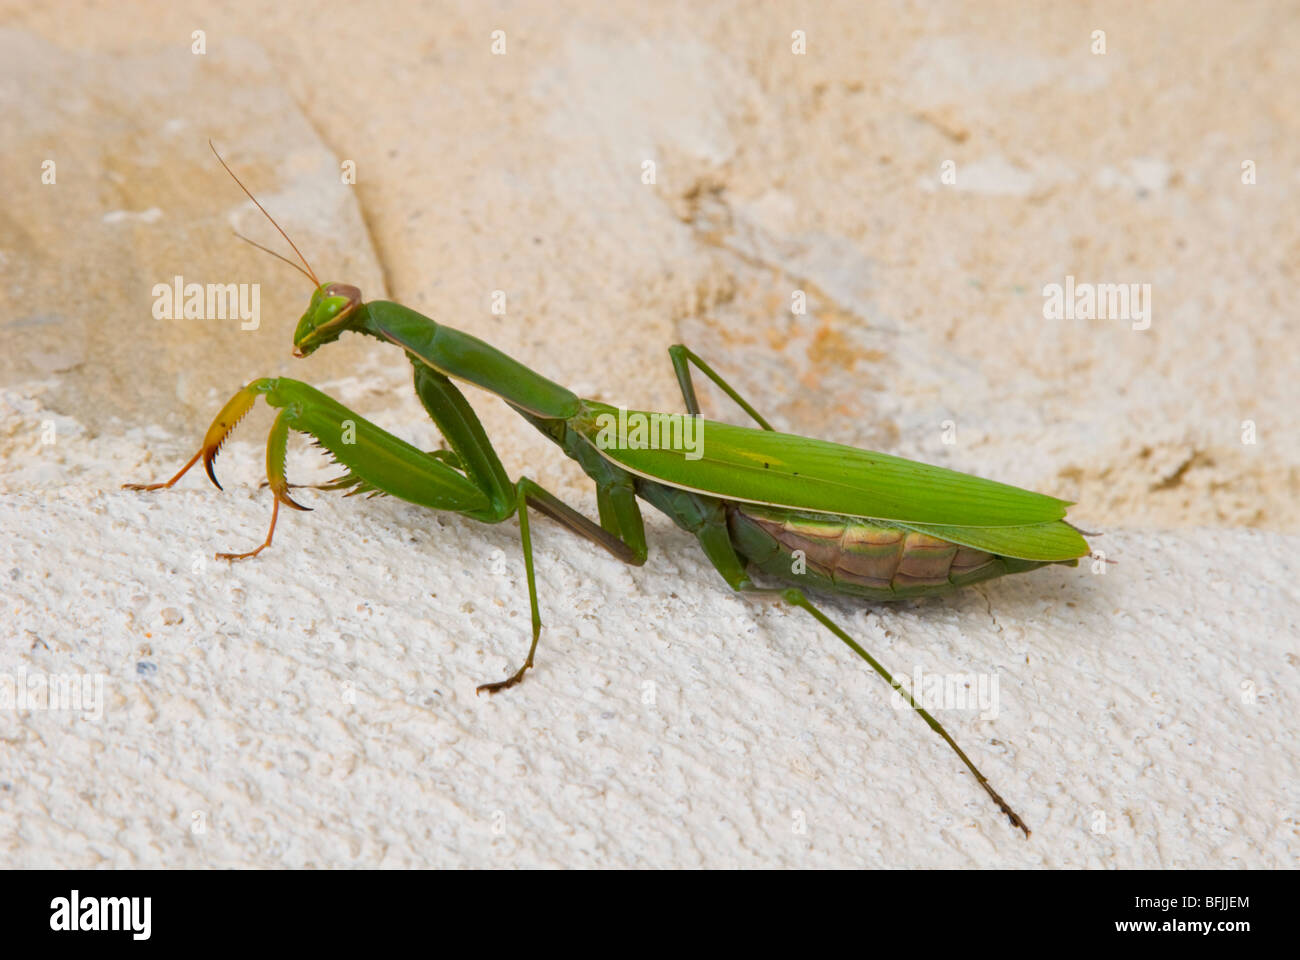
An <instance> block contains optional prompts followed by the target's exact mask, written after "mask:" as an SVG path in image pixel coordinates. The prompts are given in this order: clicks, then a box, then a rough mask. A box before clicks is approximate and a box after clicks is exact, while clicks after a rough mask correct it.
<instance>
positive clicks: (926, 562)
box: [728, 503, 1042, 600]
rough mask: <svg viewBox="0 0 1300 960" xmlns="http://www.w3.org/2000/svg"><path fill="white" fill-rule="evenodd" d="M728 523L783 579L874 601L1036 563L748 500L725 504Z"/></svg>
mask: <svg viewBox="0 0 1300 960" xmlns="http://www.w3.org/2000/svg"><path fill="white" fill-rule="evenodd" d="M728 524H729V527H730V530H731V536H732V541H733V542H734V543H735V544H736V546H737V548H738V549H739V550H740V552H741V553H742V554H744V555H745V557H746V558H747V559H748V560H749V561H750V562H751V563H752V564H754V565H755V566H757V567H758V568H759V569H761V570H763V571H765V572H767V573H770V574H773V575H776V576H780V577H782V579H785V580H788V581H792V582H796V583H797V582H806V583H808V585H809V586H813V587H819V588H822V589H829V590H835V591H839V592H842V593H854V594H859V595H862V596H868V597H872V598H874V599H879V600H894V599H901V598H903V597H914V596H923V595H925V594H931V593H942V592H944V591H946V590H951V589H953V588H954V587H960V586H964V585H966V584H968V583H975V582H977V581H980V580H988V579H990V578H991V577H999V576H1002V575H1003V574H1005V573H1013V572H1019V571H1021V570H1029V569H1033V568H1034V567H1038V566H1041V565H1042V564H1039V563H1034V562H1032V561H1024V560H1010V559H1008V558H1006V557H1000V556H997V555H995V554H991V553H986V552H984V551H983V550H974V549H971V548H970V547H963V546H958V545H957V544H955V543H950V542H948V541H947V540H939V539H937V538H935V537H931V536H929V535H927V534H924V533H917V532H915V531H911V530H906V529H904V528H902V527H896V526H891V525H890V524H888V523H884V522H881V521H873V520H862V519H858V518H855V517H838V516H829V515H823V514H807V513H791V512H790V511H787V510H779V509H773V508H767V507H761V506H758V505H755V504H751V503H744V504H735V505H734V506H732V507H731V509H730V510H729V511H728ZM795 551H801V553H802V556H796V554H795ZM801 568H802V569H801Z"/></svg>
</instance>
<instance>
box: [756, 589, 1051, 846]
mask: <svg viewBox="0 0 1300 960" xmlns="http://www.w3.org/2000/svg"><path fill="white" fill-rule="evenodd" d="M750 589H751V592H760V593H768V594H780V596H781V597H782V599H784V600H785V601H786V602H787V603H789V604H791V605H792V606H795V607H799V608H801V609H803V610H806V611H808V613H810V614H811V615H812V616H813V618H814V619H815V620H816V621H817V622H818V623H820V624H821V625H822V626H823V627H825V628H826V629H827V630H829V631H830V632H831V633H833V634H835V636H836V637H837V638H838V639H839V640H841V641H842V642H843V643H845V644H846V645H847V646H848V647H849V649H850V650H852V651H853V652H854V653H856V654H857V655H858V656H859V657H861V658H862V659H863V660H865V661H866V662H867V664H868V665H869V666H870V667H871V669H872V670H874V671H876V673H878V674H880V676H882V677H884V679H885V682H886V683H888V684H889V685H890V686H891V687H893V688H894V691H895V692H896V693H898V694H899V696H901V697H903V698H904V699H905V700H906V701H907V702H908V704H910V705H911V707H912V709H913V710H915V711H916V712H917V713H919V714H920V715H921V719H922V720H924V721H925V722H926V724H927V725H928V726H929V727H930V729H931V730H933V731H934V732H935V733H937V734H938V735H939V736H940V737H942V738H943V741H944V743H946V744H948V746H950V747H951V748H952V749H953V752H954V753H956V754H957V756H958V757H960V758H961V762H962V763H964V764H966V768H967V769H968V770H970V772H971V773H972V774H973V775H974V777H975V780H976V782H978V783H979V785H980V786H981V787H983V788H984V792H985V793H987V794H988V795H989V797H990V799H992V801H993V802H994V803H995V804H997V806H998V809H999V810H1001V811H1002V812H1003V813H1004V814H1006V816H1007V817H1008V819H1010V821H1011V825H1012V826H1013V827H1019V828H1020V829H1021V830H1023V831H1024V832H1025V836H1026V837H1028V836H1029V827H1028V826H1026V825H1025V821H1024V820H1022V819H1020V815H1019V814H1018V813H1016V812H1015V811H1014V810H1012V809H1011V807H1010V806H1009V805H1008V804H1007V802H1006V801H1005V800H1003V799H1002V797H1001V796H1000V795H999V794H998V792H997V791H996V790H994V789H993V787H992V785H991V784H990V783H989V781H988V777H986V776H984V774H982V773H980V772H979V769H978V768H977V767H976V766H975V764H973V763H971V760H970V757H968V756H966V753H965V751H963V750H962V748H961V747H959V746H957V742H956V741H955V740H953V738H952V737H951V736H949V734H948V731H947V730H945V729H944V728H943V724H941V723H940V722H939V721H938V720H936V719H935V718H934V717H933V716H932V715H931V714H930V712H929V711H927V710H926V709H925V708H923V707H922V706H921V705H920V704H919V703H917V702H916V700H915V699H913V697H912V695H911V694H910V693H908V692H907V690H905V689H903V687H902V685H901V684H900V683H899V682H898V681H897V680H895V679H894V678H893V676H892V675H891V674H890V672H889V671H888V670H886V669H885V668H884V667H883V666H881V664H880V662H879V661H878V660H876V658H875V657H873V656H872V655H871V654H869V653H867V651H866V650H864V649H863V648H862V646H861V645H860V644H859V643H858V642H857V641H856V640H854V639H853V638H852V637H851V636H849V635H848V634H847V633H845V632H844V630H843V629H841V628H840V627H839V625H837V624H836V623H835V622H834V621H833V620H831V619H830V617H828V616H826V614H824V613H822V611H821V610H820V609H818V608H817V607H815V606H813V604H812V602H811V601H810V600H809V599H808V598H807V597H806V596H804V594H803V591H802V590H796V589H794V588H792V587H791V588H786V589H782V588H779V587H778V588H757V587H753V588H750Z"/></svg>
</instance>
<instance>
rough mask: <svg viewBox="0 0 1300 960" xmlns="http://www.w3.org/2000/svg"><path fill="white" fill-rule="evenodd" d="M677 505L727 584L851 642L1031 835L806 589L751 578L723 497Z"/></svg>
mask: <svg viewBox="0 0 1300 960" xmlns="http://www.w3.org/2000/svg"><path fill="white" fill-rule="evenodd" d="M647 492H650V493H651V494H652V495H653V494H654V493H655V491H647ZM674 506H675V507H676V510H677V515H678V518H679V522H681V521H682V520H684V521H686V522H685V524H684V525H685V526H686V527H687V529H690V530H691V532H692V533H694V534H695V537H696V539H697V540H698V541H699V543H700V547H701V548H702V549H703V550H704V553H705V555H706V556H707V557H708V558H709V562H710V563H712V564H713V566H714V568H715V569H716V570H717V571H718V573H719V574H721V575H722V577H723V579H724V580H726V581H727V584H728V585H729V586H730V587H731V588H732V589H733V590H737V591H740V592H744V593H760V594H767V595H769V596H770V595H778V596H780V597H781V598H782V599H783V600H785V601H786V603H789V604H790V605H791V606H795V607H799V608H800V609H802V610H805V611H807V612H808V613H809V614H811V615H812V617H813V619H815V620H816V621H817V622H818V623H820V624H821V625H822V626H823V627H825V628H826V629H827V630H829V631H830V632H831V633H833V634H834V635H835V637H836V638H837V639H838V640H840V641H841V642H843V643H844V644H845V645H847V646H848V648H849V649H850V650H852V651H853V652H854V653H856V654H857V655H858V656H859V657H861V658H862V659H863V660H865V661H866V662H867V664H868V666H870V667H871V669H872V670H874V671H876V673H878V674H880V676H881V677H883V678H884V679H885V682H886V683H888V684H889V685H890V686H891V687H893V688H894V690H895V691H896V692H897V693H898V694H899V695H900V696H902V697H904V698H905V699H906V700H907V702H908V704H910V705H911V707H912V709H913V710H915V711H916V712H917V713H919V714H920V715H921V719H923V720H924V721H925V722H926V724H927V725H928V726H929V727H930V729H931V730H933V731H934V732H935V733H937V734H938V735H939V736H940V737H941V738H942V739H943V741H944V743H946V744H948V746H949V747H951V748H952V749H953V751H954V752H955V753H956V754H957V756H958V757H960V758H961V762H962V763H964V764H965V765H966V768H967V769H968V770H970V772H971V773H972V774H973V775H974V776H975V780H976V781H977V782H978V783H979V785H980V786H981V787H983V788H984V791H985V793H987V794H988V795H989V797H990V799H992V801H993V802H994V803H995V804H997V806H998V809H999V810H1001V811H1002V812H1003V813H1004V814H1006V816H1007V817H1008V818H1009V819H1010V821H1011V824H1012V826H1015V827H1019V828H1020V829H1021V830H1023V831H1024V832H1025V836H1026V837H1028V836H1029V827H1028V826H1026V825H1025V822H1024V820H1022V819H1021V818H1020V815H1019V814H1017V813H1016V812H1015V811H1014V810H1012V809H1011V807H1010V806H1009V805H1008V804H1007V802H1006V801H1005V800H1003V799H1002V797H1001V796H1000V795H999V794H998V792H997V791H996V790H994V789H993V787H992V786H991V785H990V784H989V781H988V778H987V777H985V776H984V774H982V773H980V771H979V769H978V768H977V767H976V766H975V764H973V763H972V762H971V760H970V758H969V757H968V756H966V753H965V751H963V750H962V748H961V747H959V746H957V742H956V741H955V740H953V738H952V737H951V736H950V735H949V733H948V731H947V730H945V729H944V728H943V724H941V723H940V722H939V721H938V720H936V719H935V718H934V717H933V716H932V715H931V714H930V713H929V711H927V710H925V709H924V708H923V707H922V706H921V705H920V704H919V703H917V702H916V700H915V699H914V698H913V697H912V695H911V694H910V693H908V692H907V691H906V690H905V689H903V687H902V686H901V685H900V684H899V683H898V681H897V680H895V679H894V677H893V675H892V674H890V672H889V671H888V670H886V669H885V668H884V667H883V666H882V665H881V663H880V661H878V660H876V658H875V657H873V656H872V655H871V654H869V653H867V651H866V650H865V649H863V647H862V645H861V644H859V643H858V642H857V641H856V640H854V639H853V638H852V637H851V636H849V634H848V633H846V632H845V631H844V630H843V629H842V628H841V627H840V626H839V625H838V624H836V623H835V622H834V621H833V620H831V619H830V617H828V616H826V614H824V613H823V612H822V611H821V610H820V609H818V608H817V607H816V606H814V605H813V603H812V602H811V601H810V600H809V599H808V598H807V597H806V596H804V593H803V591H802V590H797V589H795V588H792V587H791V588H780V587H776V588H770V587H759V586H756V585H755V584H754V583H753V582H752V581H751V580H750V579H749V575H748V573H747V572H746V563H745V560H744V558H743V557H741V556H740V554H738V553H737V552H736V548H735V545H734V544H733V543H732V541H731V536H730V533H729V531H728V529H727V526H726V520H725V512H724V511H725V507H724V506H723V504H722V503H721V501H715V500H711V498H705V497H698V496H696V497H690V498H688V499H678V501H677V502H676V503H675V504H674Z"/></svg>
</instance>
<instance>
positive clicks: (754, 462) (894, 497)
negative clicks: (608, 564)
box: [570, 401, 1088, 560]
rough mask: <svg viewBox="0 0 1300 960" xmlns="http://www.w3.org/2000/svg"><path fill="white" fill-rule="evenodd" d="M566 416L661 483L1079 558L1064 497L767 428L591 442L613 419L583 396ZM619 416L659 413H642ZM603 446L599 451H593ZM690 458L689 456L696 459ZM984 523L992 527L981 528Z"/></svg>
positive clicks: (1004, 549) (993, 547)
mask: <svg viewBox="0 0 1300 960" xmlns="http://www.w3.org/2000/svg"><path fill="white" fill-rule="evenodd" d="M585 405H586V408H587V409H586V411H584V413H583V414H582V415H579V416H578V417H575V418H574V420H572V421H570V422H571V423H572V424H574V426H576V427H578V428H579V429H580V430H581V432H582V433H583V435H584V436H586V437H587V439H588V440H590V441H591V442H592V444H593V445H594V446H596V447H597V448H598V449H600V452H601V453H602V454H603V455H604V456H605V457H607V458H609V459H610V460H612V461H614V462H615V463H617V464H619V465H620V466H622V467H624V468H626V469H627V470H629V471H631V472H632V473H636V474H640V475H642V476H645V477H649V478H651V479H654V480H658V481H660V482H662V483H666V484H668V485H670V486H676V487H681V488H683V489H689V490H695V491H699V492H701V493H708V494H712V495H714V496H717V497H722V498H725V499H729V500H743V501H748V502H751V503H765V504H771V505H773V506H778V507H789V508H791V509H798V510H809V511H815V512H818V513H831V514H840V515H843V516H852V517H868V518H871V519H874V520H888V521H894V522H897V523H899V524H902V525H905V526H908V527H911V528H913V529H916V530H920V531H922V532H926V533H931V534H932V535H933V536H936V537H940V538H942V539H945V540H951V541H952V542H954V543H963V544H967V545H969V546H972V547H977V548H978V549H981V550H988V551H989V552H991V553H999V554H1002V555H1004V556H1012V557H1022V558H1024V559H1032V560H1039V559H1041V560H1066V559H1071V558H1073V557H1079V556H1084V555H1086V554H1087V553H1088V545H1087V543H1086V542H1085V541H1084V539H1083V538H1082V537H1081V536H1080V535H1079V533H1078V531H1077V530H1075V529H1074V528H1073V527H1071V526H1070V525H1069V524H1067V523H1064V522H1062V518H1063V517H1064V516H1065V508H1066V507H1068V506H1069V505H1070V504H1069V502H1068V501H1065V500H1058V499H1057V498H1055V497H1049V496H1045V495H1043V494H1041V493H1033V492H1031V491H1029V490H1022V489H1020V488H1019V487H1012V486H1008V485H1007V484H1004V483H996V482H994V481H992V480H984V479H982V478H980V477H974V476H971V475H970V474H965V473H958V472H957V471H955V470H947V469H944V468H943V467H934V466H930V465H928V464H924V463H917V462H916V461H914V460H904V459H902V458H901V457H892V456H889V455H888V454H884V453H876V452H873V451H871V450H860V449H858V448H856V447H848V446H844V445H842V444H838V443H827V442H826V441H823V440H812V439H809V438H807V437H799V436H794V435H792V434H787V433H776V432H774V431H770V430H755V429H750V428H748V427H734V426H731V425H730V424H725V423H717V422H715V421H712V420H704V421H701V422H700V423H699V424H698V425H697V428H698V429H699V430H700V434H699V436H698V437H697V438H695V439H696V440H697V441H698V443H697V444H695V445H693V449H690V450H688V449H631V448H630V447H631V445H630V444H623V445H620V444H617V443H615V444H612V445H611V444H609V443H608V442H607V441H608V436H609V433H608V432H606V434H605V438H606V442H603V443H602V442H599V440H598V438H599V436H600V425H601V424H602V423H603V424H604V425H608V423H609V421H608V419H603V420H600V421H598V418H602V417H607V416H610V415H612V416H614V417H618V416H620V413H619V411H618V410H616V409H615V408H613V407H609V406H606V405H604V404H598V403H594V402H592V401H585ZM624 416H626V418H627V419H628V421H629V422H632V423H635V422H636V418H638V417H645V418H651V417H656V416H659V417H662V416H663V415H662V414H650V413H645V412H642V411H627V412H626V413H625V414H624ZM602 448H603V449H602ZM696 454H698V457H696ZM990 528H992V529H990Z"/></svg>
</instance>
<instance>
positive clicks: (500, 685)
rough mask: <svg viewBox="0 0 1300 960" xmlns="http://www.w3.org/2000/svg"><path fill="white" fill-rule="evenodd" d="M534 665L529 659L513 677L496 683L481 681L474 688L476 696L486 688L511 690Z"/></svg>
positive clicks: (492, 690) (493, 690)
mask: <svg viewBox="0 0 1300 960" xmlns="http://www.w3.org/2000/svg"><path fill="white" fill-rule="evenodd" d="M532 665H533V662H532V661H531V660H529V661H528V662H527V663H525V664H524V665H523V666H522V667H520V668H519V670H518V672H516V673H515V675H514V676H512V677H507V678H506V679H505V680H498V681H497V682H496V683H480V684H479V685H478V686H477V687H475V688H474V696H476V697H477V696H478V695H479V694H480V693H482V692H483V691H484V690H486V691H487V692H488V693H500V692H501V691H502V690H509V689H510V688H511V687H513V686H514V685H515V684H517V683H519V682H520V681H522V680H523V679H524V673H525V672H526V671H527V670H528V668H529V667H531V666H532Z"/></svg>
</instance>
